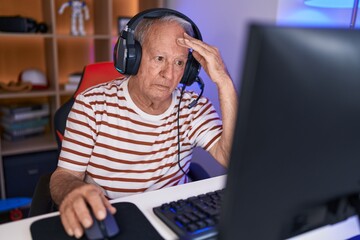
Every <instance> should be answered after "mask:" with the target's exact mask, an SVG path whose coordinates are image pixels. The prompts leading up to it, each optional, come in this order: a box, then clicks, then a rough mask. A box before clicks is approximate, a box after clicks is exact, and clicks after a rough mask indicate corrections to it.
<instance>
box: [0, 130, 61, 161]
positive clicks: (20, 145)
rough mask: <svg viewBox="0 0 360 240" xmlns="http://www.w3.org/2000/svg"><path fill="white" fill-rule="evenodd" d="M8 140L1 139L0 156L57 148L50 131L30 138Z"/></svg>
mask: <svg viewBox="0 0 360 240" xmlns="http://www.w3.org/2000/svg"><path fill="white" fill-rule="evenodd" d="M16 143H17V144H16V145H15V144H14V142H9V141H5V140H2V149H3V151H2V156H3V157H6V156H10V155H15V154H25V153H32V152H39V151H48V150H54V149H57V143H56V141H55V137H54V135H53V134H51V133H47V134H45V135H43V136H38V137H32V138H31V139H25V140H19V141H16Z"/></svg>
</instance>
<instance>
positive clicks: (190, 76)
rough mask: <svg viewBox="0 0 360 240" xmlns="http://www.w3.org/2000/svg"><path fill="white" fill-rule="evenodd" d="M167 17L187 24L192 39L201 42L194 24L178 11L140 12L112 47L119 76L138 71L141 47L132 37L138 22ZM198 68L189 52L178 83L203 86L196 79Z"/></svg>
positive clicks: (162, 9)
mask: <svg viewBox="0 0 360 240" xmlns="http://www.w3.org/2000/svg"><path fill="white" fill-rule="evenodd" d="M167 15H175V16H177V17H180V18H182V19H184V20H186V21H187V22H189V23H190V24H191V26H192V28H193V31H194V37H195V38H196V39H199V40H202V37H201V33H200V31H199V29H198V27H197V26H196V25H195V23H194V22H193V21H192V20H191V19H190V18H188V17H187V16H185V15H184V14H182V13H180V12H178V11H175V10H172V9H167V8H155V9H149V10H145V11H143V12H140V13H138V14H136V15H135V16H134V17H133V18H131V19H130V21H129V22H128V23H127V25H126V27H125V29H124V30H123V31H121V33H120V37H119V38H118V41H117V43H116V44H115V47H114V65H115V68H116V69H117V70H118V71H119V72H120V73H121V74H125V75H135V74H136V73H137V72H138V70H139V66H140V61H141V46H140V43H139V42H138V41H137V40H135V37H134V31H135V28H136V26H137V25H138V24H139V22H140V21H141V20H142V19H144V18H160V17H163V16H167ZM200 68H201V65H200V64H199V62H198V61H197V60H196V59H195V58H194V57H193V55H192V53H191V52H189V56H188V60H187V63H186V66H185V70H184V75H183V77H182V79H181V81H180V83H182V84H184V85H186V86H190V85H191V84H193V83H194V82H198V83H199V85H201V84H203V83H202V80H201V79H200V78H199V77H198V74H199V72H200Z"/></svg>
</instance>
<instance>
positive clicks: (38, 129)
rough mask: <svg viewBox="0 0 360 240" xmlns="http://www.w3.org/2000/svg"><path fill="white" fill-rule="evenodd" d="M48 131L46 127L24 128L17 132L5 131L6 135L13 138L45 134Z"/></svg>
mask: <svg viewBox="0 0 360 240" xmlns="http://www.w3.org/2000/svg"><path fill="white" fill-rule="evenodd" d="M45 130H46V126H45V125H44V126H39V127H33V128H24V129H16V130H10V131H9V130H4V134H7V135H10V136H12V137H19V136H27V135H31V134H35V133H44V132H45Z"/></svg>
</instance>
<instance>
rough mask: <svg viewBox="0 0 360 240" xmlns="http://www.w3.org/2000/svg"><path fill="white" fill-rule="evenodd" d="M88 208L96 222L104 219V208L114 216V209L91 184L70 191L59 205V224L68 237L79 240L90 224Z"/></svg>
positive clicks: (99, 190)
mask: <svg viewBox="0 0 360 240" xmlns="http://www.w3.org/2000/svg"><path fill="white" fill-rule="evenodd" d="M89 207H90V209H91V210H92V211H93V213H94V215H95V217H96V218H97V219H98V220H103V219H105V217H106V208H107V209H109V211H110V212H111V213H112V214H114V213H115V212H116V208H114V207H113V206H112V205H111V204H110V202H109V201H108V199H107V198H106V197H105V196H104V194H103V193H102V191H101V189H99V188H98V187H97V186H95V185H93V184H86V185H83V186H81V187H78V188H76V189H74V190H73V191H71V192H70V193H69V194H67V196H66V197H65V198H64V200H63V201H62V202H61V204H60V208H59V211H60V217H61V222H62V224H63V226H64V228H65V231H66V233H67V234H68V235H69V236H74V237H76V238H80V237H81V236H82V235H83V234H84V228H89V227H90V226H91V225H92V224H93V221H92V218H91V214H90V212H89V210H90V209H89Z"/></svg>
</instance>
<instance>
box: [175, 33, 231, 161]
mask: <svg viewBox="0 0 360 240" xmlns="http://www.w3.org/2000/svg"><path fill="white" fill-rule="evenodd" d="M178 44H179V45H180V46H183V47H187V48H191V49H193V56H194V58H195V59H196V60H197V61H198V62H199V63H200V64H201V66H202V67H203V68H204V70H205V72H206V73H207V75H208V76H209V77H210V78H211V80H212V81H213V82H214V83H215V84H216V86H217V89H218V94H219V102H220V108H221V114H222V121H223V132H222V134H221V138H220V140H219V141H217V143H216V144H215V145H214V146H213V147H212V148H211V149H210V154H211V155H212V156H213V157H214V158H215V159H216V160H217V161H218V162H219V163H220V164H222V165H223V166H227V165H228V161H229V157H230V151H231V146H232V138H233V133H234V131H235V121H236V113H237V104H238V103H237V94H236V90H235V87H234V84H233V82H232V80H231V78H230V75H229V73H228V71H227V69H226V66H225V64H224V62H223V60H222V58H221V55H220V52H219V50H218V49H217V48H216V47H213V46H210V45H208V44H206V43H204V42H202V41H200V40H198V39H195V38H193V37H190V36H189V35H187V34H186V33H185V34H184V38H179V39H178Z"/></svg>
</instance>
